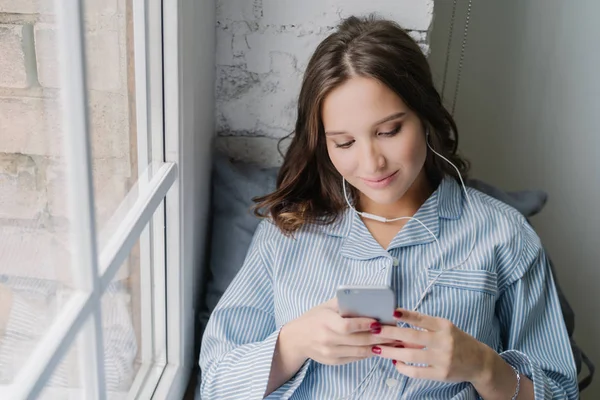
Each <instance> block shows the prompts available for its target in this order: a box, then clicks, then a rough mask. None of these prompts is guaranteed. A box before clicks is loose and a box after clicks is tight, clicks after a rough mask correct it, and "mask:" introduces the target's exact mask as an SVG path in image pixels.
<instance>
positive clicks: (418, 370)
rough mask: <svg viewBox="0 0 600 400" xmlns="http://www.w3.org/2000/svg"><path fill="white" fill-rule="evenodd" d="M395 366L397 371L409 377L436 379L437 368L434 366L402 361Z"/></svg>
mask: <svg viewBox="0 0 600 400" xmlns="http://www.w3.org/2000/svg"><path fill="white" fill-rule="evenodd" d="M395 366H396V371H398V372H399V373H400V374H402V375H405V376H408V377H409V378H414V379H428V380H435V379H434V377H435V370H434V368H432V367H416V366H413V365H406V364H404V363H403V362H400V361H398V362H396V364H395Z"/></svg>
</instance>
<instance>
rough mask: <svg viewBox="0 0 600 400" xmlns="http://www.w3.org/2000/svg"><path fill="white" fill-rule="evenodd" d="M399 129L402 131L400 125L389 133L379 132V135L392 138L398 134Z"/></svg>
mask: <svg viewBox="0 0 600 400" xmlns="http://www.w3.org/2000/svg"><path fill="white" fill-rule="evenodd" d="M400 129H402V125H398V126H397V127H395V128H394V129H393V130H391V131H389V132H379V135H383V136H394V135H395V134H397V133H398V132H400Z"/></svg>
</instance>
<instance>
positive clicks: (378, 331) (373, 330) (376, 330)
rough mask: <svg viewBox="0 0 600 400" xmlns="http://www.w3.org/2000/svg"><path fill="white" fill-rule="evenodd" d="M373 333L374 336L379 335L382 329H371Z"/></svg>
mask: <svg viewBox="0 0 600 400" xmlns="http://www.w3.org/2000/svg"><path fill="white" fill-rule="evenodd" d="M371 333H372V334H374V335H377V334H378V333H381V328H374V329H371Z"/></svg>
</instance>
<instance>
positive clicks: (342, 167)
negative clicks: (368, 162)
mask: <svg viewBox="0 0 600 400" xmlns="http://www.w3.org/2000/svg"><path fill="white" fill-rule="evenodd" d="M327 151H328V153H329V159H330V160H331V163H332V164H333V166H334V167H335V169H336V170H337V171H338V172H339V173H340V175H342V176H344V177H347V176H348V175H351V174H352V172H353V171H354V170H355V169H356V162H355V160H354V157H352V154H351V153H352V151H351V149H338V148H335V147H333V148H331V147H328V148H327Z"/></svg>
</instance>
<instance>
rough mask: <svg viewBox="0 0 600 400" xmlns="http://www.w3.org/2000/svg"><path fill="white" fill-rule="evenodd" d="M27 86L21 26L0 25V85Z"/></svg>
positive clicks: (11, 86) (10, 86)
mask: <svg viewBox="0 0 600 400" xmlns="http://www.w3.org/2000/svg"><path fill="white" fill-rule="evenodd" d="M2 86H4V87H8V88H24V87H27V72H26V69H25V52H24V50H23V26H21V25H0V87H2Z"/></svg>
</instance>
